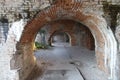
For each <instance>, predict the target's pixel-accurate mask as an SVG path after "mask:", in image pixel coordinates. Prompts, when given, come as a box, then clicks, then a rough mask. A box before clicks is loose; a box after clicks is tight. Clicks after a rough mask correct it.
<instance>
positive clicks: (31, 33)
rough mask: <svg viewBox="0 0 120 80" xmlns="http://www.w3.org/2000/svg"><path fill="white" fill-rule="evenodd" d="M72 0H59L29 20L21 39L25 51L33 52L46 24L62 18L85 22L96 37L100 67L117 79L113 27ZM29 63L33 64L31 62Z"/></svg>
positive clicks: (97, 57)
mask: <svg viewBox="0 0 120 80" xmlns="http://www.w3.org/2000/svg"><path fill="white" fill-rule="evenodd" d="M64 1H65V2H64ZM70 1H71V0H70ZM70 1H69V2H67V1H66V0H58V2H56V4H54V5H52V6H51V7H49V8H47V9H45V10H42V11H41V12H39V14H38V15H37V16H36V17H35V18H34V19H32V20H31V21H29V22H28V24H27V25H26V26H25V28H24V31H23V34H22V36H21V40H20V45H24V46H25V48H23V51H24V52H23V53H24V54H25V53H26V54H28V53H29V54H32V52H33V51H32V45H33V42H34V39H35V35H36V34H37V32H38V30H40V28H41V27H42V26H44V25H45V24H47V23H50V22H52V21H56V20H60V19H70V20H74V21H77V22H80V23H82V24H84V25H85V26H87V27H88V28H89V29H90V31H91V32H92V34H93V36H94V39H95V52H96V60H97V64H98V67H99V68H100V69H102V70H104V71H106V72H107V73H108V74H109V75H110V77H111V78H112V79H115V77H116V76H115V65H116V53H117V52H116V51H117V44H116V40H115V38H114V35H113V33H112V31H111V29H110V28H109V27H107V24H106V22H105V20H104V19H103V18H102V17H100V16H97V15H95V14H94V13H88V12H87V13H86V12H85V11H84V8H83V7H82V5H81V3H76V2H72V1H71V2H70ZM26 48H27V49H29V51H28V52H27V51H25V49H26ZM113 57H114V59H113ZM31 59H32V58H31ZM28 63H30V64H32V63H31V62H28Z"/></svg>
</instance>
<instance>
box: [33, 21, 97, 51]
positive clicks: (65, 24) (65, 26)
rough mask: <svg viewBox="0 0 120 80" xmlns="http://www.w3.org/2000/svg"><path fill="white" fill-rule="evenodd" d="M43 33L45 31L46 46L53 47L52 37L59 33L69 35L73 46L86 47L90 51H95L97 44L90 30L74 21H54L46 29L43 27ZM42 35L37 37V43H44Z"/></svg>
mask: <svg viewBox="0 0 120 80" xmlns="http://www.w3.org/2000/svg"><path fill="white" fill-rule="evenodd" d="M41 30H43V31H45V34H44V35H45V42H46V44H49V45H51V41H50V39H51V37H52V35H53V33H55V32H57V31H64V32H67V33H69V36H70V37H71V38H70V39H71V40H70V44H71V46H84V47H86V48H88V49H90V50H94V49H95V42H94V38H93V36H92V34H91V32H90V30H89V29H88V28H87V27H86V26H85V25H82V24H81V23H78V22H75V21H72V20H58V21H53V22H51V23H49V24H47V25H45V26H44V27H42V29H41ZM41 36H42V35H40V34H39V33H38V34H37V36H36V39H35V41H37V42H39V43H41V42H42V37H41Z"/></svg>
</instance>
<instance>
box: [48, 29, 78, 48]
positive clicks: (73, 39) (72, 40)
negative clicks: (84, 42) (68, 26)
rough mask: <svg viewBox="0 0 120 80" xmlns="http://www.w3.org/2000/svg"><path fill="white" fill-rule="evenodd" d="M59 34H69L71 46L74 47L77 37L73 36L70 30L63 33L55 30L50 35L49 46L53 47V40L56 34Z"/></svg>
mask: <svg viewBox="0 0 120 80" xmlns="http://www.w3.org/2000/svg"><path fill="white" fill-rule="evenodd" d="M59 32H63V33H65V34H67V35H68V36H69V40H70V44H71V45H72V46H74V45H75V44H76V40H75V36H74V35H73V32H72V31H69V30H62V31H59V30H55V31H53V32H51V34H50V37H49V39H48V42H49V44H50V45H51V38H52V37H53V36H54V35H55V34H56V33H59Z"/></svg>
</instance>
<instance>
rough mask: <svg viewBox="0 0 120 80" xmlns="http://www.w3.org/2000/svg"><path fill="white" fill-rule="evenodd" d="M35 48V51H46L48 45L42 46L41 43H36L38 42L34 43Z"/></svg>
mask: <svg viewBox="0 0 120 80" xmlns="http://www.w3.org/2000/svg"><path fill="white" fill-rule="evenodd" d="M35 47H36V49H48V48H49V46H48V45H46V44H42V43H38V42H35Z"/></svg>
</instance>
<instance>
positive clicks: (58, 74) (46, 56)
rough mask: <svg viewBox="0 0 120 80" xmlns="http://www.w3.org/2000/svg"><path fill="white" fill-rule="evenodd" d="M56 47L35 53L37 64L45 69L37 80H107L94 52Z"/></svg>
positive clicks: (68, 47) (64, 46)
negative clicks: (99, 67) (98, 66)
mask: <svg viewBox="0 0 120 80" xmlns="http://www.w3.org/2000/svg"><path fill="white" fill-rule="evenodd" d="M54 46H55V47H51V48H49V49H47V50H46V49H45V50H37V51H35V56H36V58H37V64H38V65H39V66H41V65H42V66H44V68H45V71H44V73H43V75H42V76H39V77H37V78H36V79H35V80H107V77H106V76H107V75H106V74H105V73H103V72H102V71H100V70H99V69H98V68H97V64H96V59H95V52H94V51H90V50H88V49H85V48H83V47H80V46H79V47H77V46H74V47H70V46H68V45H67V44H66V45H63V46H61V45H60V43H59V44H57V45H56V44H54Z"/></svg>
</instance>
